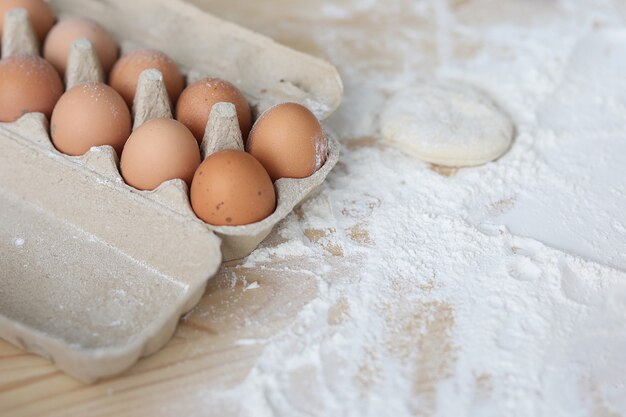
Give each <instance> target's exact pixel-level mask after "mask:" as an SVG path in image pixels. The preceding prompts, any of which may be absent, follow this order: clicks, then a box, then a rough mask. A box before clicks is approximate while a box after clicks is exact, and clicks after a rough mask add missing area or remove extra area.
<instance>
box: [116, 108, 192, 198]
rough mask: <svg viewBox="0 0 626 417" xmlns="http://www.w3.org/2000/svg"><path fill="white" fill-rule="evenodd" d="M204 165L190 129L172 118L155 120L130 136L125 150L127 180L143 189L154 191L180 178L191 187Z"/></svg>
mask: <svg viewBox="0 0 626 417" xmlns="http://www.w3.org/2000/svg"><path fill="white" fill-rule="evenodd" d="M198 165H200V148H198V142H196V138H194V137H193V135H192V134H191V132H190V131H189V129H187V128H186V127H185V126H184V125H183V124H181V123H179V122H177V121H176V120H172V119H153V120H150V121H148V122H146V123H144V124H143V125H141V126H140V127H139V128H138V129H137V130H135V131H134V132H133V134H132V135H130V138H129V139H128V141H127V142H126V145H125V146H124V150H123V151H122V158H121V160H120V171H121V173H122V177H124V181H126V183H127V184H128V185H131V186H133V187H135V188H137V189H139V190H154V189H155V188H157V187H158V186H159V185H161V183H163V182H165V181H168V180H172V179H175V178H180V179H182V180H184V181H185V182H186V183H187V184H188V185H189V184H191V180H192V179H193V174H194V173H195V172H196V169H197V168H198Z"/></svg>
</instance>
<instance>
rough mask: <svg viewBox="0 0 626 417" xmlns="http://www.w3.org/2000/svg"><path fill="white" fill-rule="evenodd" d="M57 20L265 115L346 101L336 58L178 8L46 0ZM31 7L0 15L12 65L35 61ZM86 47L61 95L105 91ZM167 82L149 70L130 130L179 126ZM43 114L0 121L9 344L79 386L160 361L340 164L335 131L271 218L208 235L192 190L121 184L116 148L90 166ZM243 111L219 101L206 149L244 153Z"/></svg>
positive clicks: (1, 279)
mask: <svg viewBox="0 0 626 417" xmlns="http://www.w3.org/2000/svg"><path fill="white" fill-rule="evenodd" d="M50 4H51V6H52V7H53V8H54V9H55V11H56V13H57V16H60V17H61V18H62V17H65V16H73V17H80V16H82V17H89V18H92V19H94V20H96V21H99V22H100V23H101V24H102V25H103V26H105V27H107V28H109V30H111V31H112V32H113V33H114V34H115V35H116V36H118V37H119V38H121V39H124V40H123V41H122V42H121V45H122V50H123V51H128V50H132V49H136V48H138V47H149V48H155V49H159V50H161V51H163V52H165V53H167V54H168V55H170V56H171V57H173V58H174V59H175V60H176V61H177V62H178V63H179V65H181V67H182V68H183V70H184V72H185V73H186V74H187V77H188V81H189V82H193V81H194V80H195V79H199V78H201V77H202V76H213V77H220V78H224V79H226V80H229V81H230V82H233V83H234V84H236V85H237V86H238V87H239V88H240V89H241V90H242V91H243V92H244V94H245V95H246V97H247V98H248V100H249V102H250V103H251V105H252V108H253V113H254V114H255V116H258V115H259V114H260V113H261V112H263V111H264V110H265V109H267V108H269V107H271V106H273V105H275V104H277V103H280V102H285V101H292V102H298V103H301V104H304V105H306V106H307V107H309V108H310V109H311V110H312V111H313V112H314V113H315V114H316V116H317V117H318V118H320V119H322V120H323V119H324V118H326V117H327V116H329V115H330V114H331V113H332V112H333V111H334V110H335V109H336V108H337V106H338V105H339V103H340V101H341V96H342V85H341V81H340V78H339V76H338V74H337V72H336V70H335V69H334V67H332V66H331V65H330V64H328V63H326V62H324V61H321V60H318V59H315V58H313V57H310V56H308V55H305V54H302V53H299V52H296V51H293V50H291V49H288V48H286V47H284V46H281V45H278V44H276V43H274V42H273V41H272V40H270V39H268V38H265V37H263V36H261V35H258V34H255V33H253V32H250V31H248V30H245V29H243V28H240V27H238V26H236V25H233V24H231V23H228V22H225V21H222V20H220V19H218V18H216V17H214V16H211V15H209V14H207V13H204V12H202V11H200V10H198V9H197V8H195V7H193V6H191V5H189V4H187V3H184V2H182V1H178V0H137V1H133V2H128V1H121V0H58V1H57V0H53V1H51V2H50ZM37 42H38V41H37V39H36V37H35V36H34V35H33V31H32V28H31V27H30V24H29V22H28V19H27V16H26V13H25V11H23V10H14V11H11V12H9V13H8V14H7V15H6V17H5V24H4V34H3V38H2V55H3V57H6V56H10V55H13V54H17V53H34V54H37V53H39V45H38V44H37ZM103 78H104V75H103V72H102V68H101V65H100V63H99V62H98V60H97V57H96V55H95V53H94V52H93V49H92V47H91V44H90V43H89V41H87V40H86V39H81V40H78V41H76V42H75V43H74V45H73V46H72V49H71V53H70V57H69V60H68V70H67V76H66V80H65V81H66V86H67V88H71V87H72V86H74V85H76V84H79V83H82V82H90V81H102V80H103ZM171 116H172V113H171V109H170V103H169V99H168V97H167V94H166V91H165V88H164V85H163V77H162V75H161V74H160V73H159V72H158V71H157V70H147V71H145V72H144V73H142V74H141V77H140V82H139V85H138V87H137V93H136V97H135V102H134V105H133V117H134V127H137V126H139V125H141V124H142V123H144V122H145V121H147V120H150V119H152V118H158V117H171ZM48 130H49V129H48V121H47V119H46V117H45V116H44V115H42V114H39V113H31V114H26V115H24V116H22V117H21V118H20V119H19V120H17V121H16V122H14V123H0V251H1V252H0V253H2V255H1V256H0V294H1V300H2V302H1V303H0V337H2V338H4V339H6V340H8V341H9V342H11V343H13V344H15V345H16V346H18V347H20V348H22V349H24V350H27V351H30V352H33V353H36V354H38V355H41V356H44V357H46V358H49V359H50V360H51V361H52V362H54V363H55V364H56V366H57V367H58V368H60V369H61V370H63V371H65V372H66V373H68V374H70V375H72V376H74V377H76V378H77V379H79V380H82V381H84V382H94V381H96V380H98V379H101V378H105V377H110V376H113V375H116V374H119V373H121V372H123V371H125V370H126V369H128V368H129V367H130V366H132V365H133V364H134V363H135V362H136V361H137V360H138V359H139V358H140V357H143V356H146V355H150V354H152V353H154V352H156V351H158V350H159V349H160V348H161V347H162V346H163V345H164V344H165V343H166V342H167V341H168V340H169V339H170V337H171V336H172V334H173V332H174V331H175V328H176V325H177V323H178V320H179V318H180V316H181V315H183V314H184V313H185V312H187V311H189V310H190V309H191V308H193V306H195V305H196V304H197V302H198V301H199V300H200V298H201V297H202V294H203V293H204V289H205V287H206V284H207V282H208V279H209V278H210V277H212V276H213V275H214V274H215V273H216V271H217V270H218V268H219V266H220V263H221V261H222V260H232V259H237V258H241V257H244V256H246V255H248V254H249V253H250V252H251V251H253V250H254V248H256V247H257V246H258V244H259V243H260V242H261V241H262V240H263V239H264V238H265V237H267V235H268V234H269V233H270V232H271V230H272V228H273V227H274V226H275V225H276V224H277V223H278V222H280V221H281V220H282V219H283V218H284V217H285V216H287V215H288V214H289V213H290V212H291V211H292V210H293V209H294V208H295V207H296V206H297V205H298V204H300V203H301V202H302V201H303V200H304V199H306V198H307V197H308V196H309V195H311V194H312V193H314V192H315V191H316V190H317V189H318V188H319V186H320V185H321V184H322V183H323V181H324V179H325V178H326V176H327V175H328V173H329V172H330V170H331V169H332V168H333V166H334V165H335V164H336V163H337V160H338V157H339V144H338V143H337V141H335V140H334V139H332V138H330V137H329V145H330V146H329V153H328V157H327V161H326V163H325V164H324V166H323V167H322V168H321V169H320V170H319V171H318V172H316V173H315V174H314V175H312V176H311V177H309V178H306V179H280V180H278V181H276V182H275V188H276V192H277V208H276V211H275V212H274V213H273V214H272V215H271V216H270V217H268V218H266V219H264V220H263V221H260V222H258V223H255V224H251V225H246V226H220V227H216V226H211V225H208V224H206V223H204V222H202V221H201V220H199V219H198V218H197V217H196V216H195V214H194V213H193V211H192V209H191V206H190V203H189V197H188V187H187V184H186V183H185V182H184V181H182V180H172V181H168V182H166V183H163V184H162V185H161V186H160V187H158V188H157V189H156V190H154V191H139V190H136V189H134V188H132V187H130V186H128V185H126V184H125V183H124V181H123V180H122V178H121V176H120V174H119V170H118V165H119V161H118V157H117V155H116V153H115V151H114V150H113V149H112V148H111V147H109V146H102V147H95V148H92V149H91V150H90V151H89V152H88V153H87V154H85V155H83V156H81V157H71V156H67V155H63V154H61V153H59V152H58V151H57V150H56V149H55V148H54V146H53V145H52V143H51V140H50V137H49V134H48ZM242 148H243V140H242V136H241V132H240V130H239V124H238V122H237V115H236V112H235V108H234V106H233V105H232V104H230V103H218V104H216V105H215V106H214V107H213V109H212V110H211V113H210V118H209V122H208V123H207V129H206V134H205V137H204V140H203V141H202V145H201V151H202V155H203V157H206V156H208V155H210V154H212V153H214V152H216V151H219V150H222V149H242Z"/></svg>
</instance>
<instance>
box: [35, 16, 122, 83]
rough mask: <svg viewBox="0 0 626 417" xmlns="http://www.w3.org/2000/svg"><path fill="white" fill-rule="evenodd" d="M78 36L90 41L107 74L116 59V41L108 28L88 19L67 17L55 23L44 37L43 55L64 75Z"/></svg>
mask: <svg viewBox="0 0 626 417" xmlns="http://www.w3.org/2000/svg"><path fill="white" fill-rule="evenodd" d="M80 38H87V39H88V40H89V41H90V42H91V44H92V45H93V48H94V50H95V52H96V55H97V56H98V58H99V59H100V63H101V64H102V68H103V69H104V72H105V73H107V74H108V73H109V71H111V68H112V67H113V64H115V60H117V54H118V46H117V42H116V41H115V38H114V37H113V35H112V34H111V33H110V32H109V31H108V30H106V29H105V28H103V27H102V26H100V24H99V23H97V22H94V21H93V20H90V19H67V20H62V21H61V22H59V23H57V24H56V25H55V26H54V27H53V28H52V30H51V31H50V33H49V34H48V37H47V38H46V43H45V44H44V48H43V56H44V57H45V58H46V59H47V60H48V61H50V63H51V64H52V65H54V67H55V68H56V69H57V71H59V73H60V74H61V75H65V69H66V68H67V59H68V57H69V55H70V49H71V47H72V43H74V41H75V40H77V39H80Z"/></svg>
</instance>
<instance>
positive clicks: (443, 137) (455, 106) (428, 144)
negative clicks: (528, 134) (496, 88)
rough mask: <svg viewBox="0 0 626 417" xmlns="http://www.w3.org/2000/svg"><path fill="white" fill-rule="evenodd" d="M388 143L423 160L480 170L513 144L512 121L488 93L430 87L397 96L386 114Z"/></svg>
mask: <svg viewBox="0 0 626 417" xmlns="http://www.w3.org/2000/svg"><path fill="white" fill-rule="evenodd" d="M381 129H382V134H383V138H384V140H385V141H386V142H387V143H388V144H390V145H392V146H395V147H397V148H399V149H400V150H402V151H404V152H406V153H408V154H410V155H413V156H415V157H416V158H419V159H421V160H423V161H426V162H430V163H432V164H437V165H444V166H453V167H460V166H474V165H481V164H485V163H487V162H490V161H493V160H494V159H497V158H498V157H500V156H501V155H502V154H504V153H505V152H506V151H507V150H508V149H509V148H510V147H511V143H512V142H513V132H514V129H513V124H512V123H511V120H510V119H509V117H508V116H507V115H506V114H504V112H502V110H500V109H499V108H498V107H497V106H496V104H495V103H494V102H493V101H492V100H491V99H490V98H489V97H487V96H485V95H484V94H483V93H481V92H479V91H477V90H475V89H473V88H472V87H469V86H466V85H463V84H456V83H438V84H424V85H422V86H420V87H417V88H413V89H410V90H405V91H402V92H400V93H399V94H397V95H396V96H394V97H393V98H392V99H391V100H390V101H389V103H388V104H387V106H386V108H385V110H384V111H383V113H382V115H381Z"/></svg>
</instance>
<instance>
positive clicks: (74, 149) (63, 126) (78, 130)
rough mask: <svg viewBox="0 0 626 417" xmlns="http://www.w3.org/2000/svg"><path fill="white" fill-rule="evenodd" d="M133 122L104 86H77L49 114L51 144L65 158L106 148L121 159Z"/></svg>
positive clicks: (118, 99) (120, 101) (121, 101)
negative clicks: (65, 155) (50, 115)
mask: <svg viewBox="0 0 626 417" xmlns="http://www.w3.org/2000/svg"><path fill="white" fill-rule="evenodd" d="M131 127H132V120H131V115H130V110H128V106H127V105H126V102H125V101H124V99H123V98H122V97H121V96H120V95H119V94H118V93H117V91H115V90H114V89H112V88H111V87H109V86H108V85H105V84H99V83H89V84H79V85H77V86H75V87H74V88H72V89H71V90H69V91H68V92H66V93H65V94H63V96H62V97H61V99H60V100H59V102H58V103H57V105H56V107H55V108H54V111H53V112H52V119H51V123H50V132H51V136H52V143H53V144H54V146H55V147H56V148H57V149H58V150H59V151H60V152H63V153H65V154H67V155H83V154H85V153H86V152H87V151H88V150H89V149H90V148H91V147H93V146H102V145H109V146H112V147H113V148H114V149H115V151H116V152H117V154H118V156H119V155H121V153H122V149H123V148H124V144H125V143H126V140H127V139H128V137H129V136H130V132H131Z"/></svg>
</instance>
